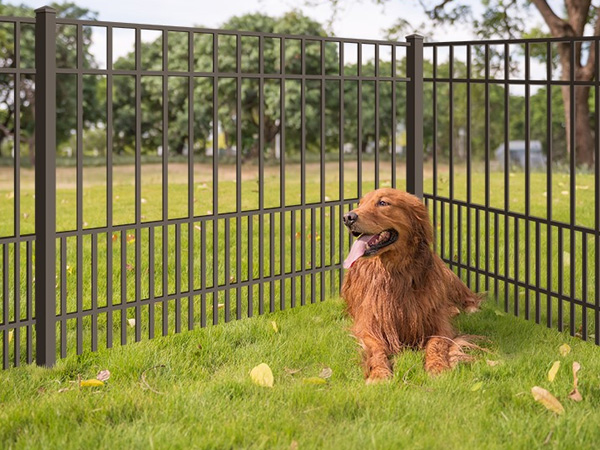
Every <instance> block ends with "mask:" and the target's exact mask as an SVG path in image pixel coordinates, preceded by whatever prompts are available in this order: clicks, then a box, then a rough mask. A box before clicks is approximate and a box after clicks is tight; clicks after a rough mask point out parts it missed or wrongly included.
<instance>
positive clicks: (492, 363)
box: [485, 359, 500, 367]
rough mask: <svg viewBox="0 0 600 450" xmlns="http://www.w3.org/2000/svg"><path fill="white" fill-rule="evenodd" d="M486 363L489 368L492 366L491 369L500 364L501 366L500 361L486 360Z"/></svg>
mask: <svg viewBox="0 0 600 450" xmlns="http://www.w3.org/2000/svg"><path fill="white" fill-rule="evenodd" d="M485 363H486V364H487V365H488V366H490V367H495V366H497V365H498V364H500V361H494V360H492V359H486V360H485Z"/></svg>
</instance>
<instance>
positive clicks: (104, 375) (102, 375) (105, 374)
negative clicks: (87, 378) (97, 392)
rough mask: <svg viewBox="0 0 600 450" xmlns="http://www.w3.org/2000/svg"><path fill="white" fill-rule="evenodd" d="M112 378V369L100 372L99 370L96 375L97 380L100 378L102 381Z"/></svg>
mask: <svg viewBox="0 0 600 450" xmlns="http://www.w3.org/2000/svg"><path fill="white" fill-rule="evenodd" d="M109 378H110V371H109V370H106V369H105V370H101V371H100V372H98V375H96V380H100V381H106V380H108V379H109Z"/></svg>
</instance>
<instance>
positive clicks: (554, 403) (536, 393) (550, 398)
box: [531, 386, 565, 414]
mask: <svg viewBox="0 0 600 450" xmlns="http://www.w3.org/2000/svg"><path fill="white" fill-rule="evenodd" d="M531 394H532V395H533V399H534V400H535V401H536V402H539V403H541V404H542V405H544V406H545V407H546V408H547V409H549V410H550V411H553V412H555V413H556V414H562V413H564V412H565V408H563V405H561V403H560V402H559V401H558V399H557V398H556V397H555V396H554V395H552V394H551V393H550V392H548V391H547V390H546V389H544V388H542V387H539V386H534V387H532V388H531Z"/></svg>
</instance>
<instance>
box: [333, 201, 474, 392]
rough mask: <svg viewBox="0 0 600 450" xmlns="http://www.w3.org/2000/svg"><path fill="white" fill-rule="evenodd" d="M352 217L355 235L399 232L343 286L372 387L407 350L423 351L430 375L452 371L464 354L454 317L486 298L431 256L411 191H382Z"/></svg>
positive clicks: (422, 210) (425, 219)
mask: <svg viewBox="0 0 600 450" xmlns="http://www.w3.org/2000/svg"><path fill="white" fill-rule="evenodd" d="M380 201H384V202H386V203H387V205H385V206H380V205H379V204H378V203H379V202H380ZM353 212H355V213H356V214H357V215H358V218H357V220H356V222H355V223H353V224H352V225H350V226H349V228H350V230H351V231H352V232H355V233H366V234H377V233H380V232H382V231H385V230H388V229H394V230H396V231H397V232H398V239H397V241H396V242H394V243H393V244H391V245H389V246H387V247H384V248H382V249H381V250H380V251H379V252H378V253H377V254H375V255H373V256H363V257H361V258H359V259H358V260H356V262H355V263H354V264H353V265H352V267H351V268H350V269H349V270H348V272H347V274H346V276H345V278H344V284H343V286H342V296H343V297H344V299H345V301H346V303H347V305H348V311H349V313H350V315H351V316H352V318H353V319H354V325H353V329H352V331H353V333H354V335H355V336H356V337H357V338H358V339H359V342H360V344H361V345H362V347H363V349H364V369H365V377H366V378H367V382H374V381H378V380H380V379H385V378H388V377H390V376H391V375H392V367H391V363H390V360H389V357H390V356H391V355H393V354H396V353H398V352H400V351H401V350H402V349H403V348H423V347H425V369H426V370H427V371H428V372H430V373H438V372H441V371H443V370H445V369H449V368H451V367H453V366H454V365H455V364H456V362H457V361H458V360H460V359H461V355H462V356H464V354H463V353H462V352H461V351H460V347H458V345H457V343H456V340H455V337H456V333H455V331H454V329H453V327H452V324H451V318H452V317H453V316H455V315H456V314H457V313H458V310H459V309H460V310H466V311H469V312H471V311H474V310H476V309H477V308H478V307H479V303H480V301H481V299H480V298H479V297H478V296H477V295H475V294H474V293H473V292H471V291H470V290H469V289H468V288H467V287H466V286H465V285H464V284H463V283H462V282H461V281H460V279H459V278H458V277H457V276H456V275H455V274H454V273H453V272H452V271H451V270H450V269H449V268H448V267H447V266H446V265H445V264H444V262H443V261H442V260H441V259H440V257H439V256H437V254H435V253H434V252H433V250H432V241H433V230H432V227H431V223H430V221H429V214H428V212H427V209H426V207H425V206H424V205H423V203H422V202H421V201H420V200H419V199H417V198H416V197H414V196H412V195H410V194H407V193H405V192H402V191H398V190H396V189H378V190H376V191H373V192H371V193H369V194H367V195H366V196H365V197H364V198H363V199H362V200H361V201H360V204H359V206H358V208H356V209H354V210H353Z"/></svg>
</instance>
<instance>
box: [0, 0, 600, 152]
mask: <svg viewBox="0 0 600 450" xmlns="http://www.w3.org/2000/svg"><path fill="white" fill-rule="evenodd" d="M53 6H54V7H55V8H57V10H58V11H59V15H60V16H62V17H71V18H86V19H94V18H95V17H96V14H95V13H93V12H90V11H88V10H86V9H83V8H79V7H77V6H76V5H74V4H72V3H63V4H55V5H53ZM0 14H1V15H9V16H10V15H12V16H31V15H32V11H31V10H30V9H27V8H26V7H23V6H10V5H6V4H0ZM24 28H25V27H24ZM222 28H223V29H225V30H248V31H262V32H271V33H282V34H294V35H312V36H325V35H327V33H326V31H325V28H324V26H323V25H322V24H320V23H318V22H316V21H314V20H312V19H310V18H308V17H306V16H304V15H303V14H302V13H300V12H298V11H292V12H290V13H287V14H285V15H283V16H281V17H270V16H267V15H264V14H250V15H244V16H239V17H232V18H231V19H230V20H229V21H227V22H226V23H224V24H223V25H222ZM13 33H14V32H13V30H12V26H11V25H10V24H4V25H2V27H0V66H2V67H11V66H13V65H14V44H13V42H12V40H13V39H14V37H13ZM83 37H84V39H83V40H84V47H83V52H84V60H85V61H86V64H87V65H88V67H98V63H97V62H96V61H95V60H94V56H93V55H92V54H91V52H90V45H91V40H92V34H91V29H90V28H87V27H86V28H84V36H83ZM167 39H168V69H169V70H170V71H174V72H177V71H181V72H185V71H188V70H189V69H193V70H194V71H197V72H201V73H207V74H209V73H211V72H212V71H213V70H217V69H218V71H219V72H221V73H223V74H224V75H223V77H222V78H220V79H219V83H218V89H217V95H218V110H217V123H218V126H217V127H213V119H214V105H213V85H212V82H213V81H212V77H209V76H198V77H195V78H194V79H193V82H192V84H191V91H190V85H189V82H188V78H186V77H184V76H170V77H169V78H168V82H167V91H166V95H163V87H164V84H163V78H162V77H161V76H158V75H157V76H143V77H142V78H141V92H140V102H141V125H142V133H141V137H142V139H141V150H142V154H143V155H158V154H160V153H161V152H162V151H163V146H164V144H165V143H166V144H167V145H168V151H169V154H170V155H185V154H187V152H189V151H193V152H194V153H196V154H198V155H205V154H206V153H207V149H209V150H208V152H209V154H210V151H211V150H212V140H213V139H215V138H216V139H218V143H217V144H218V147H219V149H220V150H221V152H222V153H224V154H226V155H227V154H228V155H232V154H234V151H233V149H237V148H240V150H241V152H242V155H243V158H244V159H245V160H246V161H253V160H256V158H257V156H258V151H259V136H258V134H259V126H260V122H261V121H260V110H261V107H260V88H259V87H260V83H259V81H258V79H257V78H252V77H247V78H244V79H243V81H242V84H241V86H240V89H239V90H240V92H241V98H240V113H241V117H240V119H239V122H240V127H241V130H240V131H241V142H239V143H238V142H237V139H238V133H237V131H238V130H237V128H238V118H237V92H238V86H237V82H236V79H235V78H234V77H228V76H227V74H229V73H233V72H235V71H236V55H237V51H236V50H237V49H236V39H235V36H227V35H220V36H219V42H218V67H216V68H215V67H213V51H214V49H213V40H212V35H210V34H200V33H196V34H195V35H194V58H193V61H191V66H192V67H190V66H189V64H188V53H189V49H188V35H187V34H186V33H180V32H169V33H168V36H167ZM306 43H307V45H306V57H305V60H306V73H307V74H320V73H321V67H320V66H321V49H320V44H319V42H318V41H310V40H306ZM21 45H22V48H21V61H22V64H24V63H26V64H30V67H33V45H34V40H33V30H30V32H28V31H27V30H23V32H22V40H21ZM279 45H280V41H279V40H278V39H270V38H266V39H265V41H264V70H265V72H266V73H279V71H280V65H281V61H280V56H279V55H280V47H279ZM258 48H259V47H258V38H255V37H243V38H242V40H241V54H242V63H241V70H242V71H243V72H247V73H249V74H252V73H256V72H257V71H258V68H259V55H258ZM324 48H325V55H324V58H323V59H324V63H325V68H324V71H325V73H328V74H338V72H339V49H338V47H337V44H336V43H327V44H326V45H325V47H324ZM131 50H132V51H131V52H129V53H127V54H125V55H124V56H122V57H120V58H118V59H117V60H116V61H115V62H114V67H115V68H118V69H124V70H133V69H135V54H134V51H133V48H132V49H131ZM162 52H163V37H162V36H159V37H157V38H155V39H154V40H151V41H148V42H146V41H144V42H142V43H141V66H142V69H144V70H161V69H162V60H163V59H162V57H163V55H162ZM57 53H58V55H57V60H58V61H57V63H58V65H59V67H75V59H74V58H75V55H76V36H75V29H74V27H62V28H61V29H60V30H59V34H58V40H57ZM300 54H301V53H300V41H299V40H293V39H287V40H286V48H285V70H286V73H289V74H300V73H301V57H300ZM346 58H347V60H351V58H349V57H348V55H347V56H346ZM473 58H474V59H473V61H472V68H471V70H472V76H483V71H484V67H485V61H484V59H483V58H484V56H483V55H482V54H478V53H475V54H474V55H473ZM425 66H426V67H425V72H426V73H431V71H432V67H431V62H430V61H426V62H425ZM379 69H380V73H381V74H391V69H392V68H391V63H390V62H389V61H380V67H379ZM397 70H398V71H399V73H405V70H406V61H405V60H404V59H399V61H398V68H397ZM437 70H438V72H440V73H443V72H444V71H446V72H447V71H448V70H449V67H448V62H442V63H441V64H439V65H438V68H437ZM453 70H454V73H455V76H456V77H464V76H465V74H466V66H465V64H464V63H463V62H461V61H459V60H455V61H454V67H453ZM344 73H345V74H356V73H357V64H356V63H355V62H347V63H346V64H345V67H344ZM362 73H363V74H374V62H373V61H372V60H369V61H363V63H362ZM34 81H35V80H34V77H22V78H21V79H20V80H15V77H14V76H12V75H2V76H1V77H0V156H1V157H5V158H7V157H10V156H11V152H12V147H13V146H12V139H13V138H14V136H15V130H14V112H15V107H14V95H13V93H14V91H15V82H17V83H19V88H18V90H19V92H20V96H21V105H22V106H21V134H20V137H21V144H22V152H25V154H29V156H30V160H31V161H33V158H34V154H35V153H34V147H33V114H34V111H35V102H34V96H33V93H34V86H35V85H34ZM83 81H84V85H83V86H84V93H83V112H84V117H83V119H84V120H83V127H84V142H83V148H84V154H85V155H87V156H89V157H90V158H93V157H95V156H98V157H100V158H99V159H102V158H101V157H102V156H103V154H104V152H105V151H106V150H105V148H106V123H105V122H106V98H107V95H109V94H110V95H112V100H113V149H112V151H113V152H114V153H115V154H117V155H122V156H127V155H133V154H134V152H135V145H136V128H135V124H136V116H135V104H136V87H135V78H134V77H133V76H130V75H115V76H114V77H113V92H112V93H107V86H106V77H104V76H85V77H84V80H83ZM375 86H376V85H375V83H374V82H371V81H363V82H362V90H361V95H362V97H361V117H362V124H361V136H362V139H361V142H360V143H357V136H358V131H359V130H358V120H357V116H358V103H359V102H358V94H359V93H358V84H357V82H356V81H350V80H347V81H345V82H344V86H343V87H344V92H343V96H342V101H343V102H344V112H345V114H344V117H345V121H344V124H343V131H344V138H345V139H344V141H345V142H343V143H341V144H340V142H339V136H340V133H339V131H340V125H339V118H340V106H341V105H340V83H339V82H338V81H336V80H329V81H327V82H326V83H325V86H324V88H323V91H324V93H325V97H324V100H323V102H322V101H321V92H322V89H321V84H320V81H318V80H306V81H305V111H304V116H303V114H302V109H301V103H302V102H301V82H300V81H299V80H292V79H288V80H286V82H285V89H284V91H285V108H284V109H285V130H282V120H281V107H280V102H281V90H282V86H281V82H280V80H278V79H267V80H265V82H264V96H263V102H264V104H263V108H262V110H263V112H264V114H263V117H262V124H263V130H264V143H265V145H264V152H265V157H266V158H267V159H275V158H276V157H277V148H278V140H279V139H280V136H281V134H282V131H285V151H286V154H288V155H290V156H293V155H298V154H299V152H300V149H301V147H302V133H301V128H302V118H303V117H304V127H305V147H306V149H307V152H309V153H313V154H318V153H320V151H321V135H322V134H323V135H324V136H325V142H324V146H325V151H326V152H327V153H337V151H338V149H339V148H340V145H341V146H342V147H344V148H345V149H346V151H348V152H350V153H354V154H355V153H356V151H357V149H360V151H362V152H365V153H370V152H372V151H373V149H374V147H375V140H376V132H375V129H376V126H375V125H376V123H375V121H376V120H378V128H379V143H378V144H379V149H380V151H381V153H382V155H386V154H390V153H391V151H392V136H394V135H395V136H396V143H397V145H399V146H403V145H404V142H405V139H406V137H405V132H404V122H405V109H404V106H405V99H406V92H405V83H403V82H397V83H396V118H397V123H398V125H397V127H396V130H393V129H392V116H393V114H392V102H391V98H392V84H391V82H389V81H381V82H379V92H378V95H379V109H378V111H377V114H376V111H375V96H376V88H375ZM57 89H58V95H57V115H58V120H57V143H58V149H59V154H61V155H63V156H65V155H69V154H72V151H73V149H74V148H75V146H76V141H75V140H76V137H75V129H76V80H75V77H74V76H71V75H62V76H59V77H58V79H57ZM436 89H437V92H436V94H437V95H436V104H435V110H436V115H435V116H436V121H437V122H436V123H437V139H436V140H435V144H436V149H437V152H438V155H440V156H441V157H444V156H447V155H448V152H449V149H450V148H451V146H452V147H453V148H454V149H455V155H456V156H457V158H459V159H460V157H461V156H464V155H465V154H466V146H467V143H466V141H465V139H466V130H467V126H468V123H467V104H466V100H465V99H466V85H465V84H464V83H454V84H453V96H452V102H451V101H450V93H449V89H450V87H449V84H448V83H437V87H436ZM190 94H191V97H190ZM424 95H425V117H424V121H425V123H424V125H425V152H426V154H427V155H431V153H432V152H433V151H434V148H433V145H434V139H433V128H434V126H433V121H434V104H433V85H432V84H431V83H426V84H425V93H424ZM484 95H485V94H484V87H483V85H481V84H474V85H472V87H471V121H470V136H471V142H470V144H471V154H472V156H473V158H475V159H483V157H484V152H485V148H486V136H485V120H484V118H485V111H484V109H483V106H484ZM489 96H490V97H489V104H490V134H489V142H490V150H491V151H493V150H494V149H495V148H496V147H497V146H498V145H500V144H501V143H503V142H504V98H505V93H504V86H503V85H491V86H490V88H489ZM164 98H166V99H167V102H168V103H167V105H166V108H163V100H164ZM190 98H191V99H192V100H191V101H192V103H193V104H192V110H193V120H192V121H191V123H192V131H193V142H190V133H189V131H190V126H189V123H190V117H189V110H190V108H189V102H190ZM524 102H525V99H524V97H523V95H517V94H514V93H510V96H509V107H508V111H509V138H510V139H511V140H514V139H523V138H524V136H525V125H526V120H525V114H524ZM322 103H323V105H324V109H323V108H322ZM451 103H452V112H453V120H452V124H451V123H450V105H451ZM552 104H553V115H552V135H553V146H554V150H555V156H556V157H560V156H561V154H562V155H563V156H564V155H565V154H566V151H567V150H566V149H567V146H566V142H567V139H566V133H565V124H564V114H563V102H562V101H561V92H560V90H559V89H554V90H553V91H552ZM163 111H165V113H166V119H167V120H166V124H165V123H163V122H164V121H163ZM530 111H531V114H530V118H529V126H530V130H531V139H537V140H540V141H542V143H543V146H544V148H547V142H546V120H547V118H546V91H545V89H539V90H537V91H536V92H534V93H533V94H532V95H531V97H530ZM592 119H593V118H592V117H589V118H588V120H589V121H591V120H592ZM322 123H324V127H325V128H324V129H323V130H322V129H321V126H322ZM450 125H452V128H451V127H450ZM213 128H218V133H217V136H214V137H213ZM165 133H166V137H165Z"/></svg>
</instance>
